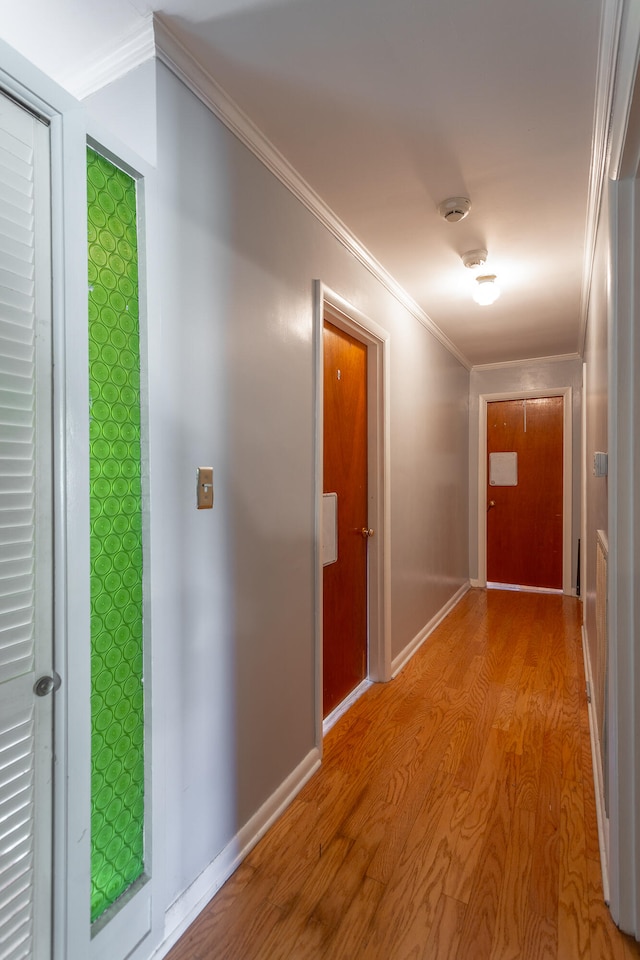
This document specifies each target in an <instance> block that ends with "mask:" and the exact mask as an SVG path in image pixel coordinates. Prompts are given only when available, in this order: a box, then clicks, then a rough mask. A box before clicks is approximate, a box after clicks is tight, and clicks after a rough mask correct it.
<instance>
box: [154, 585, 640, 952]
mask: <svg viewBox="0 0 640 960" xmlns="http://www.w3.org/2000/svg"><path fill="white" fill-rule="evenodd" d="M580 610H581V607H580V604H579V603H578V602H577V601H575V600H572V599H568V598H563V597H560V596H557V595H545V594H534V593H516V592H506V591H504V592H503V591H489V592H486V591H484V590H477V589H476V590H471V591H470V592H469V593H468V594H467V595H466V596H465V597H464V598H463V600H462V601H461V602H460V603H459V604H458V606H457V607H456V609H455V610H454V611H453V612H452V613H451V614H450V615H449V616H448V617H447V619H446V620H445V621H444V622H443V623H442V624H441V625H440V626H439V627H438V628H437V629H436V631H435V632H434V633H433V634H432V636H431V637H430V638H429V639H428V640H427V641H426V643H425V644H424V646H423V647H422V648H421V649H420V651H419V652H418V653H417V654H416V656H415V657H414V658H413V659H412V661H411V662H410V663H409V664H408V665H407V667H406V668H405V669H404V670H403V671H402V673H401V674H400V675H399V676H398V677H397V678H396V679H395V680H394V681H393V682H392V683H390V684H386V685H382V684H376V685H374V686H373V687H371V688H370V689H369V690H368V691H367V693H366V694H365V695H364V696H363V697H362V698H361V699H360V700H359V701H358V702H357V703H356V704H355V706H354V707H353V708H352V709H351V710H350V711H349V713H348V714H346V715H345V716H344V717H343V718H342V719H341V720H340V721H339V722H338V723H337V724H336V726H335V727H334V729H333V730H332V731H331V732H330V733H329V734H328V735H327V737H326V739H325V752H324V761H323V766H322V768H321V770H320V771H319V772H318V773H317V774H316V775H315V776H314V777H313V778H312V780H311V781H310V783H309V784H307V786H306V787H305V789H304V790H303V791H302V792H301V793H300V794H299V795H298V797H297V798H296V800H295V801H294V803H293V804H292V805H291V807H290V808H289V809H288V810H287V811H286V813H285V814H284V815H283V816H282V817H281V819H280V820H279V821H278V822H277V823H276V825H275V826H274V827H273V828H272V829H271V831H270V832H269V833H268V834H267V835H266V836H265V837H264V838H263V840H262V841H261V842H260V843H259V844H258V845H257V846H256V848H255V849H254V850H253V851H252V853H251V854H250V855H249V856H248V857H247V859H246V860H245V861H244V863H243V864H242V865H241V866H240V868H239V869H238V870H237V871H236V873H235V874H234V875H233V876H232V877H231V878H230V880H229V881H228V882H227V884H226V885H225V886H224V888H223V889H222V891H221V892H220V893H219V894H218V896H217V897H216V898H215V899H214V900H213V901H212V902H211V903H210V905H209V906H208V908H206V909H205V910H204V911H203V913H202V914H201V915H200V917H199V918H198V919H197V920H196V921H195V923H194V924H193V925H192V926H191V927H190V929H189V930H188V931H187V933H186V934H185V935H184V936H183V938H182V940H181V941H180V942H179V943H178V944H177V945H176V946H175V947H174V949H173V950H172V951H171V952H170V953H169V954H168V960H222V958H224V960H285V958H287V960H316V958H317V960H319V958H322V960H358V958H362V960H421V958H423V960H445V958H447V960H453V958H459V960H497V958H503V960H506V958H513V960H520V958H522V960H525V958H533V957H536V958H539V957H540V958H541V957H545V958H558V960H587V958H591V960H622V958H631V957H640V945H639V944H637V943H636V942H635V941H634V940H632V939H631V938H628V937H626V936H624V935H623V934H621V933H620V932H619V931H618V930H617V929H616V927H615V926H614V925H613V923H612V921H611V919H610V916H609V912H608V910H607V908H606V906H605V905H604V903H603V901H602V885H601V875H600V859H599V851H598V837H597V827H596V811H595V805H594V794H593V779H592V768H591V751H590V743H589V726H588V716H587V704H586V699H585V692H584V691H585V682H584V669H583V659H582V649H581V634H580Z"/></svg>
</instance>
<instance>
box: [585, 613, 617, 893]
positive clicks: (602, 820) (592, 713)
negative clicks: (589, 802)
mask: <svg viewBox="0 0 640 960" xmlns="http://www.w3.org/2000/svg"><path fill="white" fill-rule="evenodd" d="M582 655H583V657H584V673H585V677H586V681H587V684H588V685H589V689H590V691H591V696H590V697H589V699H588V703H587V707H588V713H589V734H590V736H589V741H590V743H591V764H592V766H593V788H594V792H595V798H596V819H597V821H598V847H599V849H600V869H601V871H602V891H603V894H604V900H605V903H607V904H608V903H609V901H610V899H611V894H610V891H609V821H608V819H607V814H606V810H605V799H604V778H603V776H602V747H601V744H600V737H599V735H598V719H597V717H596V706H595V698H594V686H593V670H592V669H591V657H590V656H589V644H588V641H587V628H586V625H585V624H584V623H583V624H582Z"/></svg>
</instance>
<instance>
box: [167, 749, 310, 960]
mask: <svg viewBox="0 0 640 960" xmlns="http://www.w3.org/2000/svg"><path fill="white" fill-rule="evenodd" d="M319 766H320V751H319V750H318V749H317V748H315V747H314V749H313V750H311V751H310V752H309V753H308V754H307V756H306V757H305V758H304V760H303V761H302V763H300V764H299V765H298V766H297V767H296V769H295V770H294V771H293V772H292V773H290V774H289V776H288V777H287V778H286V780H284V781H283V783H281V784H280V786H279V787H278V789H277V790H276V791H275V792H274V793H273V794H272V795H271V796H270V797H269V799H268V800H267V801H266V802H265V803H263V805H262V806H261V807H260V809H259V810H258V811H257V813H255V814H254V816H253V817H252V818H251V820H249V822H248V823H246V824H245V825H244V827H242V828H241V829H240V831H239V832H238V833H237V834H236V836H235V837H234V838H233V840H231V842H230V843H228V844H227V846H226V847H225V848H224V850H222V851H221V853H220V854H218V856H217V857H216V858H215V860H213V861H212V862H211V863H210V864H209V866H208V867H206V868H205V869H204V870H203V871H202V873H201V874H200V876H198V877H197V878H196V879H195V880H194V881H193V883H192V884H191V885H190V886H189V887H187V889H186V890H185V891H184V892H183V893H182V894H181V895H180V896H179V897H178V899H177V900H175V901H174V902H173V903H172V904H171V906H170V907H169V909H168V910H167V912H166V914H165V925H164V929H165V936H164V940H163V941H162V943H161V944H160V946H159V947H158V948H157V950H156V951H155V953H154V954H153V960H160V958H161V957H164V956H165V955H166V954H167V953H168V952H169V950H170V949H171V947H173V946H174V944H175V943H177V941H178V940H179V939H180V937H181V936H182V934H183V933H184V932H185V930H186V929H187V928H188V927H189V926H190V925H191V924H192V923H193V921H194V920H195V919H196V917H197V916H198V914H199V913H200V912H201V911H202V910H203V909H204V907H205V906H206V905H207V903H208V902H209V901H210V900H211V898H212V897H213V896H214V895H215V894H216V893H217V892H218V890H219V889H220V887H221V886H222V885H223V884H224V883H225V881H226V880H228V879H229V877H230V876H231V874H232V873H233V872H234V870H236V868H237V867H238V866H239V865H240V864H241V863H242V861H243V860H244V858H245V857H246V856H247V854H248V853H249V852H250V851H251V850H252V849H253V847H255V845H256V844H257V842H258V841H259V840H260V839H261V838H262V837H263V836H264V834H265V833H266V832H267V830H268V829H269V827H271V826H272V825H273V824H274V823H275V821H276V820H277V819H278V817H279V816H280V815H281V814H282V813H283V812H284V810H285V809H286V808H287V807H288V806H289V804H290V803H291V801H292V800H293V799H294V797H295V796H296V795H297V794H298V793H299V792H300V790H301V789H302V788H303V787H304V785H305V784H306V783H307V781H308V780H309V779H310V778H311V777H312V776H313V774H314V773H315V772H316V770H317V769H318V768H319Z"/></svg>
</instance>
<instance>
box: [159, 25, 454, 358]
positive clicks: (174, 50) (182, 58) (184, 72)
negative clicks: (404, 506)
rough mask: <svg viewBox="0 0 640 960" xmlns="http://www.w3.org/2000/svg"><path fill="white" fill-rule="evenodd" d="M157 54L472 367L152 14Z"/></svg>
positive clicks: (428, 326)
mask: <svg viewBox="0 0 640 960" xmlns="http://www.w3.org/2000/svg"><path fill="white" fill-rule="evenodd" d="M153 26H154V32H155V46H156V56H157V58H158V59H159V60H160V61H161V62H162V63H163V64H164V65H165V66H166V67H168V68H169V70H171V71H172V73H174V74H175V75H176V76H177V77H178V78H179V79H180V80H181V81H182V82H183V83H184V84H185V85H186V86H187V87H188V88H189V90H191V92H192V93H193V94H195V96H196V97H198V99H199V100H201V101H202V103H204V104H205V106H206V107H208V108H209V110H211V112H212V113H213V114H215V116H216V117H218V119H219V120H220V121H222V123H224V124H225V126H226V127H228V129H229V130H231V132H232V133H233V134H234V135H235V136H236V137H237V138H238V139H239V140H240V141H241V143H243V144H244V145H245V146H246V147H247V148H248V149H249V150H250V151H251V152H252V153H253V154H254V155H255V156H256V157H257V158H258V159H259V160H260V161H261V162H262V163H263V164H264V165H265V166H266V167H267V169H268V170H270V171H271V173H273V174H274V176H276V177H277V178H278V180H280V182H281V183H283V184H284V186H285V187H287V189H288V190H290V191H291V193H292V194H293V195H294V196H295V197H297V199H298V200H300V202H301V203H303V204H304V206H305V207H306V208H307V210H309V211H310V212H311V213H312V214H313V215H314V216H315V217H316V218H317V219H318V220H319V221H320V223H321V224H322V225H323V226H324V227H325V228H326V229H327V230H328V231H329V232H330V233H331V234H332V235H333V236H334V237H335V238H336V240H338V241H339V242H340V243H341V244H342V245H343V246H344V247H346V249H347V250H348V251H349V252H350V253H351V255H352V256H353V257H355V259H356V260H357V261H358V262H359V263H361V264H362V266H364V267H365V268H366V269H367V270H368V271H369V272H370V273H371V274H373V276H374V277H375V278H376V279H377V280H378V281H379V282H380V283H381V284H382V285H383V286H384V287H385V288H386V289H387V290H388V291H389V292H390V293H391V294H392V295H393V296H394V297H395V298H396V300H398V301H399V302H400V303H401V304H402V306H403V307H404V308H405V309H406V310H407V311H408V312H409V313H410V314H411V315H412V316H413V317H415V319H416V320H418V321H419V322H420V323H421V324H422V325H423V326H424V327H426V329H427V330H428V331H429V332H430V333H431V334H432V335H433V336H434V337H435V338H436V340H438V341H439V343H441V344H442V346H443V347H445V349H446V350H448V351H449V353H451V354H452V355H453V356H454V357H455V358H456V360H458V361H459V362H460V363H461V364H462V365H463V366H464V367H466V369H467V370H470V369H471V363H470V361H469V360H468V359H467V357H465V356H464V354H463V353H462V352H461V351H460V350H459V349H458V348H457V347H456V346H455V344H454V343H453V342H452V341H451V340H450V339H449V338H448V337H447V335H446V334H445V333H443V331H442V330H441V329H440V328H439V327H438V325H437V324H436V323H434V321H433V320H432V319H431V317H429V316H428V314H427V313H425V311H424V310H423V309H422V308H421V307H420V306H419V305H418V304H417V303H416V301H415V300H414V299H413V298H412V297H411V296H410V295H409V294H408V293H407V291H406V290H405V289H404V287H402V286H401V285H400V284H399V283H398V282H397V280H395V279H394V278H393V277H392V276H391V274H390V273H388V271H387V270H385V268H384V267H383V266H382V264H381V263H380V262H379V261H378V260H377V259H376V258H375V257H374V256H373V254H372V253H370V252H369V250H367V248H366V247H365V246H364V245H363V244H362V243H360V241H359V240H358V239H357V237H355V236H354V235H353V234H352V233H351V231H350V230H349V229H348V227H347V226H346V224H344V223H343V222H342V220H340V218H339V217H337V216H336V214H335V213H334V212H333V211H332V210H331V208H330V207H329V206H328V205H327V204H326V203H325V202H324V200H322V198H321V197H319V196H318V194H317V193H316V192H315V190H313V188H312V187H311V186H309V184H308V183H307V182H306V180H304V179H303V178H302V177H301V176H300V174H299V173H298V172H297V170H295V168H294V167H293V166H292V165H291V164H290V163H289V161H288V160H287V159H286V158H285V157H284V156H283V155H282V154H281V153H280V151H279V150H278V149H277V148H276V147H275V146H274V145H273V144H272V143H271V142H270V141H269V140H268V139H267V137H266V136H265V135H264V134H263V133H262V131H261V130H260V129H259V128H258V127H257V126H256V125H255V123H254V122H253V121H252V120H251V119H250V118H249V117H248V116H247V115H246V114H245V113H244V112H243V110H241V109H240V107H239V106H238V105H237V104H236V103H235V102H234V101H233V100H232V99H231V97H230V96H229V95H228V94H227V93H226V92H225V91H224V90H223V89H222V87H220V86H219V84H217V83H216V81H215V80H214V79H213V77H212V76H211V75H210V74H209V73H208V71H207V70H206V69H205V68H204V67H203V66H202V64H201V63H199V62H198V61H197V60H196V58H195V57H194V56H193V54H192V53H190V51H189V50H188V49H187V48H186V47H185V45H184V44H183V43H182V42H181V40H179V39H178V37H177V36H176V35H175V33H173V31H172V30H171V28H170V26H169V24H168V22H167V20H166V18H165V17H163V16H162V15H159V14H156V15H154V18H153Z"/></svg>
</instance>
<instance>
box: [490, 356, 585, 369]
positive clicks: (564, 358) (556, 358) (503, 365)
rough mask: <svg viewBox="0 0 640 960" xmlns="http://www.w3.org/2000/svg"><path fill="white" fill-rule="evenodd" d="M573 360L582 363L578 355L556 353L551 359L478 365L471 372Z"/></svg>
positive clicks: (533, 358) (539, 358)
mask: <svg viewBox="0 0 640 960" xmlns="http://www.w3.org/2000/svg"><path fill="white" fill-rule="evenodd" d="M575 360H579V361H580V362H581V363H582V357H581V355H580V354H579V353H558V354H555V356H553V357H528V358H526V359H524V360H504V361H503V362H502V363H500V362H498V363H478V364H475V365H474V366H473V367H471V372H472V373H482V372H483V371H485V370H504V369H505V368H509V367H530V366H531V365H532V364H539V363H566V362H567V361H575Z"/></svg>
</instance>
